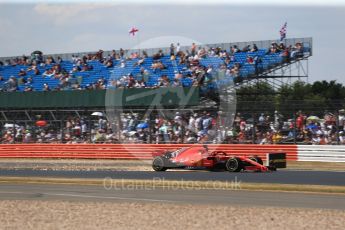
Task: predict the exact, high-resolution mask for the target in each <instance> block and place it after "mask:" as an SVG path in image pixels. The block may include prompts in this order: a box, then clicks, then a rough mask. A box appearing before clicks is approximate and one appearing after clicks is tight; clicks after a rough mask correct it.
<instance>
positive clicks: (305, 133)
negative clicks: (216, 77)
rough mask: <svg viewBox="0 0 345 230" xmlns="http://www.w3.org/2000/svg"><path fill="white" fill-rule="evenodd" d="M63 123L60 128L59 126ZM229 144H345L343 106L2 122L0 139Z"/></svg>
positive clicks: (24, 141)
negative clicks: (229, 114)
mask: <svg viewBox="0 0 345 230" xmlns="http://www.w3.org/2000/svg"><path fill="white" fill-rule="evenodd" d="M62 123H63V126H62V127H61V124H62ZM33 142H34V143H60V142H63V143H156V144H158V143H232V144H249V143H255V144H284V143H285V144H288V143H290V144H291V143H298V144H313V145H325V144H345V110H340V111H338V115H334V114H332V113H325V114H324V116H323V117H320V118H319V117H317V116H313V115H308V116H307V115H306V114H304V113H303V112H298V113H297V114H295V118H294V119H292V118H285V117H284V116H282V115H281V114H280V113H279V112H278V111H275V112H274V113H273V114H271V115H269V114H265V113H261V114H257V115H256V116H255V117H254V118H253V117H250V116H247V115H246V114H241V113H237V114H236V115H235V118H234V124H233V125H232V126H228V125H226V122H224V118H223V117H222V116H220V115H219V113H216V112H207V111H201V112H197V113H187V114H186V113H181V112H176V113H173V114H172V115H171V116H169V118H167V117H166V116H161V115H156V116H153V117H151V118H150V119H149V118H145V117H143V115H142V114H139V113H134V114H123V115H122V116H121V121H120V122H116V121H112V122H110V121H107V119H106V118H105V117H102V116H100V117H97V119H95V118H93V119H90V118H87V117H81V118H80V117H72V116H71V117H68V118H67V119H66V120H64V121H63V122H57V123H54V122H48V125H47V126H45V127H37V126H35V124H34V123H31V124H30V125H21V124H4V125H2V126H1V143H33Z"/></svg>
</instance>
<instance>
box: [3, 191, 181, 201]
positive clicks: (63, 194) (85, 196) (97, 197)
mask: <svg viewBox="0 0 345 230" xmlns="http://www.w3.org/2000/svg"><path fill="white" fill-rule="evenodd" d="M38 193H39V192H38ZM0 194H21V195H34V194H35V193H25V192H11V191H9V192H5V191H0ZM39 194H40V195H43V196H61V197H79V198H96V199H109V200H131V201H150V202H169V203H175V202H176V201H172V200H158V199H148V198H133V197H119V196H94V195H78V194H68V193H39Z"/></svg>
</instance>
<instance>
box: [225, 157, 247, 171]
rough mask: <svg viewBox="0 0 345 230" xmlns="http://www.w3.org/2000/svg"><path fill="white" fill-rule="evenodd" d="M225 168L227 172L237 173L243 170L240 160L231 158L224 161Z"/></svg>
mask: <svg viewBox="0 0 345 230" xmlns="http://www.w3.org/2000/svg"><path fill="white" fill-rule="evenodd" d="M225 168H226V170H228V171H229V172H239V171H241V170H242V169H243V164H242V162H241V160H240V159H238V158H236V157H232V158H229V159H228V160H227V161H226V163H225Z"/></svg>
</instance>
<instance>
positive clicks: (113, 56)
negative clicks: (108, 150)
mask: <svg viewBox="0 0 345 230" xmlns="http://www.w3.org/2000/svg"><path fill="white" fill-rule="evenodd" d="M254 47H255V49H254ZM142 51H143V50H142ZM202 51H204V52H205V53H204V55H202ZM139 52H140V50H126V51H123V50H116V51H105V52H103V51H99V52H86V53H76V54H55V55H43V54H42V53H41V52H40V51H35V52H33V53H32V54H31V56H30V57H4V58H0V61H1V63H2V65H1V66H0V77H1V81H0V89H1V92H0V109H1V111H0V117H1V118H0V122H1V123H2V126H3V127H5V126H6V125H7V126H9V125H8V124H12V125H13V127H15V125H16V124H18V125H19V126H20V127H25V128H22V130H21V131H20V132H21V133H22V135H21V137H20V138H22V136H25V134H24V133H25V132H28V133H36V134H37V132H41V131H42V129H38V130H36V129H35V128H34V127H35V122H36V121H37V120H46V121H48V123H49V125H48V126H47V127H48V128H46V129H45V130H44V132H47V133H49V134H51V133H52V132H53V133H54V135H55V138H53V139H54V141H55V142H56V141H58V142H59V141H64V140H65V139H66V138H65V136H64V135H70V132H72V131H71V130H68V131H66V130H67V129H66V127H64V126H66V124H65V123H66V122H67V123H68V122H70V123H73V122H72V120H78V122H76V123H81V124H80V125H78V127H79V129H80V128H81V126H82V123H87V130H85V132H87V133H88V134H87V135H88V136H87V137H85V136H83V137H80V135H79V136H78V138H81V139H82V140H76V141H77V142H80V141H85V139H87V140H89V141H91V142H92V139H93V137H92V136H96V135H98V134H99V133H97V132H98V131H99V130H103V128H102V129H101V128H100V124H99V122H102V121H99V120H98V117H95V116H90V115H91V114H92V113H93V112H99V111H101V113H103V114H105V106H106V105H107V101H106V99H107V97H109V92H112V93H111V94H110V95H111V98H112V99H113V100H115V101H114V102H113V104H112V106H113V107H114V108H115V109H116V110H121V111H120V112H121V114H118V115H116V116H118V118H119V120H121V122H123V121H124V120H126V119H125V117H126V116H127V115H128V114H132V115H135V116H136V117H135V120H136V121H137V122H139V123H140V122H144V119H148V120H150V122H154V120H155V119H156V115H157V113H152V115H150V117H145V116H144V115H143V113H142V111H145V110H147V108H148V107H149V106H152V100H153V98H152V97H150V96H145V97H139V98H137V99H136V100H134V101H128V100H124V98H128V97H133V95H138V94H141V93H144V94H145V93H146V94H145V95H148V94H149V95H151V96H152V94H155V95H160V96H161V100H160V101H159V102H158V103H159V104H160V105H159V106H160V107H161V109H165V110H173V111H174V112H173V114H175V112H176V111H181V110H185V111H189V112H188V115H187V114H184V116H188V117H191V115H192V114H193V113H196V114H199V116H206V111H209V112H210V114H207V116H210V117H213V118H215V117H216V116H217V111H225V110H226V109H224V108H221V109H220V107H219V106H220V105H219V104H220V102H223V106H229V105H231V104H236V100H235V99H234V95H233V94H232V93H229V95H228V94H227V93H225V95H224V93H222V94H223V95H221V96H220V95H219V92H233V90H234V89H235V88H239V87H241V86H243V85H246V84H252V83H254V84H255V83H256V82H260V81H265V82H267V83H269V84H271V85H272V86H274V87H279V86H281V85H283V84H287V83H289V82H291V81H292V79H294V78H296V79H301V78H303V77H307V76H308V72H307V71H308V58H309V57H310V56H311V55H312V39H311V38H295V39H286V40H284V42H283V43H282V44H279V41H276V40H267V41H255V42H242V43H221V44H208V45H200V50H197V51H196V52H195V53H193V52H191V50H190V47H181V51H180V53H174V55H171V50H170V49H169V48H155V49H147V50H144V52H143V55H139ZM199 52H201V53H199ZM172 56H173V57H172ZM53 60H54V61H53ZM157 63H158V67H155V66H156V65H157ZM304 63H306V66H305V64H304ZM108 64H109V65H108ZM191 89H193V90H191ZM195 89H196V90H195ZM152 90H154V91H152ZM188 91H193V94H192V95H191V96H190V97H189V99H188V100H185V98H184V97H183V96H182V97H181V96H178V97H177V96H176V95H185V94H181V92H184V93H185V92H188ZM148 92H149V93H148ZM147 93H148V94H147ZM205 101H206V102H205ZM211 102H212V103H211ZM181 105H183V107H181ZM155 106H157V105H155ZM191 111H193V112H191ZM202 114H203V115H202ZM229 115H230V114H226V113H223V116H225V117H226V116H229ZM133 119H134V118H133ZM127 120H128V119H127ZM123 126H124V125H123V124H117V126H116V129H117V130H112V132H116V134H114V135H116V137H117V138H116V139H117V140H118V139H121V135H122V134H121V133H119V131H123V130H121V128H122V127H123ZM149 126H150V127H153V123H152V124H151V125H149ZM28 127H29V128H28ZM224 127H225V126H224ZM33 129H34V130H33ZM113 129H114V128H113ZM131 129H133V130H131ZM131 129H129V131H134V130H135V127H134V128H133V127H132V128H131ZM103 131H104V130H103ZM14 132H16V131H14ZM150 132H152V130H150ZM11 135H12V137H13V136H15V134H13V133H12V134H11ZM180 135H181V134H180ZM200 135H201V136H203V135H205V134H204V133H202V134H200ZM58 136H59V137H58ZM154 138H155V137H153V136H152V135H151V136H150V137H149V138H147V139H146V140H145V141H147V142H150V143H152V141H154ZM15 139H16V138H12V139H11V140H10V142H12V141H13V142H15V141H16V140H15ZM67 139H68V138H67ZM67 142H68V141H67ZM159 142H160V141H159Z"/></svg>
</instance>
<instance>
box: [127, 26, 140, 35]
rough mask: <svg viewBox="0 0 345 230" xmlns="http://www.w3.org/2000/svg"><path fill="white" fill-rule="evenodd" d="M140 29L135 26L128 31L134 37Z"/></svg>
mask: <svg viewBox="0 0 345 230" xmlns="http://www.w3.org/2000/svg"><path fill="white" fill-rule="evenodd" d="M138 31H139V30H138V29H137V28H135V27H132V28H131V29H130V30H129V31H128V32H129V35H132V36H133V37H134V36H135V33H137V32H138Z"/></svg>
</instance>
